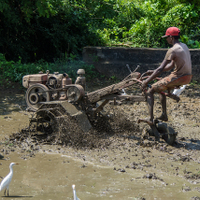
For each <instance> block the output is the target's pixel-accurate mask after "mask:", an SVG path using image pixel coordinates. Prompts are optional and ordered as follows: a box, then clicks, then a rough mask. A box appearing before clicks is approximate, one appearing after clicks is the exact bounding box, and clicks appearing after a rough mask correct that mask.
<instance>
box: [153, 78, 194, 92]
mask: <svg viewBox="0 0 200 200" xmlns="http://www.w3.org/2000/svg"><path fill="white" fill-rule="evenodd" d="M191 80H192V75H185V76H181V77H179V78H177V77H175V76H171V75H169V76H167V77H165V78H163V79H161V80H159V81H158V82H156V83H154V84H153V85H152V88H153V89H154V91H156V92H163V91H165V90H171V89H174V88H175V87H179V86H182V85H186V84H188V83H190V81H191Z"/></svg>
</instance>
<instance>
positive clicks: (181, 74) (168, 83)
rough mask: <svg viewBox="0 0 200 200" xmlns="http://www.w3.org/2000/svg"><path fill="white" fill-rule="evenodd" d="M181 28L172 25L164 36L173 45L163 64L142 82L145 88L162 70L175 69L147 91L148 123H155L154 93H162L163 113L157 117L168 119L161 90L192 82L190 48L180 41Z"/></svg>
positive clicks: (150, 71) (150, 72) (163, 119)
mask: <svg viewBox="0 0 200 200" xmlns="http://www.w3.org/2000/svg"><path fill="white" fill-rule="evenodd" d="M179 37H180V30H179V29H178V28H177V27H170V28H168V29H167V30H166V33H165V35H164V36H162V38H166V40H167V42H168V43H169V44H171V45H172V47H171V48H170V49H169V50H168V51H167V53H166V55H165V58H164V60H163V61H162V63H161V65H160V66H159V67H158V68H157V69H155V70H149V71H147V73H148V74H149V75H150V76H149V78H147V79H146V80H144V81H143V82H142V88H143V89H145V88H146V87H147V84H148V83H149V82H150V81H152V80H153V79H155V78H156V77H157V76H159V75H160V74H161V73H162V72H165V71H169V70H171V69H173V71H172V72H171V74H170V75H169V76H167V77H165V78H163V79H161V80H159V81H158V82H156V83H154V84H153V85H152V87H151V88H149V89H148V91H147V93H146V94H147V104H148V109H149V114H150V119H149V120H147V122H148V124H150V125H153V123H154V122H153V120H154V116H153V106H154V93H155V92H157V93H159V94H160V101H161V104H162V114H161V116H160V117H158V118H157V119H160V120H162V121H168V117H167V111H166V96H165V95H164V94H162V93H160V92H162V91H165V90H168V91H170V90H171V89H173V88H174V87H177V86H181V85H185V84H188V83H190V81H191V79H192V64H191V56H190V52H189V49H188V47H187V45H186V44H184V43H181V42H179Z"/></svg>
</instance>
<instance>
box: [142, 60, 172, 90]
mask: <svg viewBox="0 0 200 200" xmlns="http://www.w3.org/2000/svg"><path fill="white" fill-rule="evenodd" d="M171 62H172V61H170V60H163V62H162V63H161V65H160V66H159V67H158V68H157V69H155V70H154V72H153V73H152V75H151V76H149V78H147V79H146V80H144V81H143V82H142V88H145V87H146V86H147V84H148V83H149V82H150V81H152V80H153V79H155V78H156V77H157V76H159V75H160V74H161V73H162V72H163V71H168V70H169V67H170V68H172V66H171V65H170V63H171ZM165 67H166V69H165Z"/></svg>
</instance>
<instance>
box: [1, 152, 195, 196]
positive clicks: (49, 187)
mask: <svg viewBox="0 0 200 200" xmlns="http://www.w3.org/2000/svg"><path fill="white" fill-rule="evenodd" d="M6 159H8V160H2V161H1V163H2V165H1V166H0V172H1V176H4V175H5V174H7V173H8V165H9V163H10V162H11V161H15V162H18V163H19V165H16V166H14V176H13V181H12V183H11V185H10V196H11V199H14V198H17V199H35V200H39V199H43V200H47V199H48V200H50V199H52V200H53V199H60V200H62V199H63V200H64V199H72V189H71V185H72V184H76V189H77V194H78V196H79V198H80V199H88V200H90V199H91V200H92V199H99V200H101V199H119V200H120V199H124V200H125V199H137V198H138V199H139V197H144V198H146V199H190V197H191V196H195V195H198V191H195V187H197V183H189V182H187V183H184V182H183V179H182V178H180V177H177V176H176V178H175V179H174V175H173V174H171V175H167V174H166V173H165V174H164V173H163V172H161V171H160V172H159V173H158V174H159V176H160V177H161V178H162V179H163V180H164V181H163V180H149V179H142V178H141V177H142V176H143V174H144V172H143V171H141V170H134V171H133V170H127V172H126V173H122V172H118V171H116V170H113V168H112V167H105V166H99V165H95V164H94V163H87V162H83V161H80V160H74V159H72V158H71V157H69V156H67V155H60V154H46V153H38V154H37V155H36V156H35V157H34V158H31V159H28V160H23V159H21V158H20V157H19V155H17V154H16V153H12V154H10V155H9V158H6ZM191 165H192V163H191ZM163 167H164V166H163ZM191 169H192V166H191ZM187 189H189V190H190V191H185V192H183V191H184V190H187ZM1 195H3V192H2V193H1ZM1 199H7V198H6V197H3V196H2V197H1Z"/></svg>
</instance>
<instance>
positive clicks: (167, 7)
mask: <svg viewBox="0 0 200 200" xmlns="http://www.w3.org/2000/svg"><path fill="white" fill-rule="evenodd" d="M199 14H200V1H199V0H190V1H189V0H95V1H94V0H65V1H63V0H56V1H55V0H48V1H47V0H34V1H30V0H21V1H18V0H12V1H10V0H4V1H1V2H0V33H1V35H0V36H1V37H0V53H3V54H4V55H5V57H6V59H7V60H14V61H15V62H17V61H18V60H19V57H20V60H21V62H22V63H30V62H37V61H39V60H41V59H43V60H45V61H47V62H55V60H57V59H64V58H66V57H68V58H70V54H73V55H79V54H80V53H81V51H82V48H83V47H84V46H114V45H117V46H119V45H128V46H131V47H167V45H168V44H167V42H166V40H165V39H161V36H162V35H163V34H164V33H165V31H166V29H167V28H168V27H170V26H177V27H179V28H180V30H181V33H182V36H181V39H182V41H183V42H185V43H186V44H187V45H188V46H189V47H190V48H199V43H200V27H199V24H200V18H199V17H198V16H199Z"/></svg>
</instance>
